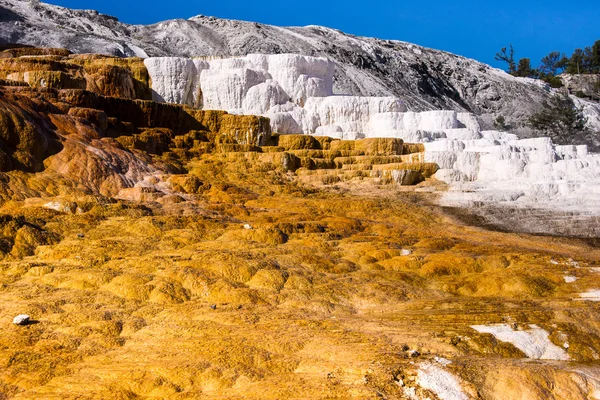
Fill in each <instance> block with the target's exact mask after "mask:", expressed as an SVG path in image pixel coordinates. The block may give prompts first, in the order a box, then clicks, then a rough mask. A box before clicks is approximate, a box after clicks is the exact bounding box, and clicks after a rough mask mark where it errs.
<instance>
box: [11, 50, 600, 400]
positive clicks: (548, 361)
mask: <svg viewBox="0 0 600 400" xmlns="http://www.w3.org/2000/svg"><path fill="white" fill-rule="evenodd" d="M34 53H36V54H34ZM32 55H34V59H35V60H37V64H33V63H32V58H31V56H32ZM7 59H8V60H9V61H10V62H9V63H7V64H5V66H7V67H6V68H5V69H4V70H3V71H5V72H3V74H5V75H3V76H5V78H4V79H2V81H0V146H1V149H2V150H3V151H4V154H3V156H2V163H3V164H2V168H3V172H0V321H4V322H3V323H0V361H1V362H2V368H0V398H16V399H18V398H21V399H31V398H35V399H39V398H98V399H105V398H124V399H125V398H135V397H147V398H169V399H189V398H204V397H208V398H249V399H262V398H265V397H268V398H293V397H296V398H311V399H327V398H352V397H358V398H367V399H370V398H373V399H376V398H382V397H385V398H409V399H427V398H429V399H432V398H438V399H447V398H454V399H460V400H463V399H471V398H472V399H477V398H481V399H486V400H487V399H494V400H495V399H498V400H501V399H506V398H528V399H535V400H537V399H546V398H548V397H554V398H557V399H558V398H560V399H565V400H587V399H589V398H593V397H594V396H596V393H597V391H598V388H600V369H599V368H598V367H597V366H596V365H597V361H598V358H599V354H600V329H599V328H598V326H597V325H598V324H597V323H596V321H597V320H598V317H599V315H598V308H597V306H595V305H594V303H593V302H594V301H596V300H597V299H598V285H597V282H598V279H597V277H598V271H599V270H600V269H599V263H598V260H599V259H600V253H599V251H598V249H597V247H596V248H595V247H593V246H592V245H587V244H585V243H584V242H583V241H582V240H570V239H568V238H543V237H537V236H530V235H525V234H518V235H515V234H505V233H498V232H493V231H489V230H485V229H481V228H480V227H471V226H467V225H465V224H462V223H457V222H456V221H455V220H454V219H453V218H449V215H448V214H445V213H443V212H442V211H441V210H440V208H439V207H432V206H431V204H430V202H431V199H432V198H436V197H437V196H439V195H441V194H443V193H445V192H447V189H448V186H447V185H446V184H443V183H441V182H440V181H439V180H436V179H431V178H432V176H437V177H438V179H446V180H448V181H449V182H451V183H450V192H449V193H452V192H451V191H452V189H453V185H454V184H455V183H454V182H452V180H453V179H459V180H460V182H462V183H461V184H464V185H468V184H478V182H480V183H481V182H483V183H486V185H487V184H488V183H489V182H492V181H493V182H501V181H502V179H504V178H507V177H510V176H511V174H514V175H515V176H517V180H516V181H515V180H512V181H506V185H512V186H514V182H518V179H520V178H519V177H522V178H523V182H524V184H531V182H532V179H533V178H535V179H540V180H543V179H546V175H545V174H546V171H545V170H549V171H550V172H551V175H552V179H553V180H554V181H558V179H559V178H564V179H565V180H567V179H568V180H572V179H576V177H577V176H580V175H581V176H585V173H586V172H585V171H587V170H588V169H586V168H589V170H590V171H592V169H591V168H592V161H593V156H592V155H589V154H586V149H585V148H584V147H560V146H554V145H552V144H551V143H550V142H549V141H548V140H547V139H536V140H517V138H516V137H515V136H511V135H509V134H506V133H500V132H489V131H482V130H481V129H480V128H479V126H478V125H477V121H475V120H474V119H473V118H472V116H470V115H468V114H464V113H457V112H455V111H435V112H428V113H415V112H408V111H405V109H404V107H403V106H402V103H400V102H399V101H398V100H397V99H396V98H376V99H375V98H362V97H359V96H352V97H345V98H342V100H344V101H346V102H347V103H348V106H347V108H339V109H338V108H336V106H335V104H336V103H335V101H333V100H336V101H339V100H338V99H337V98H336V96H333V97H332V96H327V97H309V98H307V99H306V101H305V102H304V104H302V102H301V100H299V99H301V96H302V93H303V92H302V90H300V91H299V92H298V91H297V92H295V93H300V97H297V98H296V99H291V98H287V99H286V101H289V103H287V104H288V105H287V106H290V104H291V105H293V107H295V108H296V110H298V109H302V110H305V109H310V110H313V111H311V112H313V113H316V114H317V115H318V117H319V120H318V121H317V122H318V124H320V125H318V127H319V128H321V129H331V127H332V126H338V127H340V129H342V132H346V133H348V134H349V135H353V133H352V132H360V131H362V130H365V131H366V128H365V126H367V127H368V126H373V127H374V128H373V129H374V131H373V132H376V131H379V132H382V131H385V132H388V133H387V134H388V135H389V136H391V137H387V138H364V139H359V140H340V139H336V138H331V137H327V136H318V135H307V134H300V135H279V134H272V133H271V127H270V125H269V121H268V120H267V119H266V118H264V117H257V116H242V115H234V114H228V113H226V112H225V111H211V110H201V109H198V108H192V107H190V106H189V105H176V104H165V103H158V102H154V101H151V100H148V99H144V98H145V97H146V96H147V95H151V94H152V92H151V89H152V87H154V83H152V82H153V81H154V80H150V79H148V77H147V75H146V80H144V79H143V76H144V71H146V68H145V66H144V64H143V62H141V60H140V59H137V58H136V59H131V60H120V59H113V58H105V57H102V58H98V57H92V56H85V57H80V56H72V55H69V54H66V53H65V52H62V51H60V50H34V49H20V50H19V49H12V50H11V55H10V57H8V58H7ZM89 60H92V61H91V62H92V63H93V64H94V67H93V68H92V69H90V67H89V64H88V63H87V62H88V61H89ZM101 60H102V61H101ZM204 61H205V60H204ZM103 62H105V63H106V65H107V66H108V68H103V66H102V63H103ZM169 63H170V61H169ZM192 63H193V61H192ZM185 64H188V65H189V63H187V62H183V63H182V64H181V65H182V66H183V67H184V68H174V69H172V70H171V72H172V74H170V75H169V79H165V80H164V81H162V83H161V81H159V80H157V85H160V84H164V83H165V82H167V83H168V82H169V80H170V79H173V78H171V77H172V76H173V77H177V76H181V74H182V73H184V72H185ZM198 65H200V64H198ZM38 66H39V71H38V70H37V68H38ZM112 66H117V67H119V69H118V70H116V71H118V73H116V74H115V70H114V69H113V68H112ZM194 67H195V68H196V69H198V68H199V67H196V64H194ZM203 71H204V70H203ZM25 73H28V76H34V77H35V79H31V80H26V75H25ZM38 73H39V74H40V75H36V74H38ZM9 74H10V75H11V79H8V75H9ZM269 74H271V73H269ZM215 75H216V76H218V75H219V74H218V73H215ZM304 75H308V74H304ZM246 76H250V77H251V74H250V73H247V74H246ZM38 77H39V79H38ZM271 78H272V76H271ZM271 78H268V79H271ZM313 78H314V77H313ZM42 79H44V80H45V81H46V82H51V85H40V82H41V80H42ZM227 79H229V78H227ZM253 79H254V77H251V79H250V78H249V79H248V81H253ZM278 79H282V78H281V77H280V78H278ZM315 79H319V78H315ZM259 80H260V79H259ZM310 80H311V77H310V76H309V77H307V78H302V77H297V78H296V80H295V81H294V83H295V82H296V81H300V82H309V81H310ZM231 81H233V82H236V81H235V79H231ZM103 82H104V83H106V82H113V83H110V84H108V86H107V85H106V84H105V85H103V84H102V83H103ZM115 82H120V83H118V84H117V83H115ZM136 82H138V83H136ZM144 82H146V83H144ZM221 82H223V81H221ZM275 82H277V81H276V80H275V79H273V80H272V81H271V82H270V85H271V86H273V85H275ZM290 82H291V81H290ZM92 83H93V84H92ZM263 83H266V81H265V82H261V83H258V84H257V85H255V86H260V85H261V84H263ZM313 83H315V85H314V86H315V87H318V84H319V81H318V80H313ZM192 84H194V79H192ZM195 84H197V82H196V83H195ZM302 84H304V83H302ZM75 85H78V86H76V87H73V86H75ZM84 85H85V87H84ZM88 85H89V86H88ZM236 85H237V84H236ZM307 85H310V84H308V83H307ZM151 86H152V87H151ZM255 86H252V87H255ZM157 87H158V86H157ZM169 87H172V86H169ZM199 87H200V89H202V87H203V86H202V84H200V85H199ZM252 87H250V88H249V89H248V93H251V92H252ZM278 87H280V88H281V90H282V91H283V92H285V93H286V97H290V96H288V93H287V91H288V90H290V91H291V90H292V89H294V88H297V87H298V86H295V84H294V85H292V84H291V83H290V86H286V87H287V88H286V89H285V90H284V89H283V85H279V84H278ZM188 88H198V86H191V85H190V86H189V87H188V86H186V85H181V86H177V87H175V89H176V90H172V91H171V92H169V93H170V95H173V96H180V95H181V93H184V92H185V91H186V90H187V89H188ZM290 88H291V89H290ZM234 89H236V90H237V89H239V88H238V87H237V86H234ZM213 90H214V89H213ZM164 93H167V92H164ZM190 93H191V95H190ZM225 93H226V94H227V96H225V97H223V99H226V101H234V100H236V99H237V97H235V96H230V94H231V93H239V92H237V91H234V92H229V91H225ZM165 95H167V94H165ZM203 95H204V91H203V90H202V91H198V92H196V91H195V89H192V90H191V92H190V91H188V92H187V95H186V96H183V95H181V96H180V97H179V99H186V98H187V99H188V100H189V99H191V100H192V101H196V100H197V99H201V98H202V96H203ZM194 96H197V97H196V98H195V99H196V100H194ZM261 98H264V97H261ZM269 98H270V97H269ZM328 99H332V100H328ZM163 100H164V98H163ZM174 100H175V99H174ZM330 101H331V102H330ZM311 102H315V104H316V105H315V106H311V105H310V103H311ZM241 104H242V107H243V105H244V103H243V101H242V103H241ZM267 106H268V107H270V108H272V107H274V106H273V105H272V104H266V105H265V107H267ZM275 106H277V105H275ZM279 106H282V105H281V104H279ZM261 107H262V106H261ZM270 108H269V109H270ZM305 112H306V110H305ZM402 135H412V137H414V138H418V139H419V140H422V141H424V142H425V143H406V142H405V141H403V140H402V139H400V138H398V137H395V136H402ZM339 136H341V135H339ZM406 137H408V136H406ZM436 146H437V147H436ZM428 161H433V162H428ZM497 163H498V165H502V168H496V164H497ZM585 163H588V166H587V167H586V168H582V167H584V166H585ZM440 166H441V167H442V169H439V167H440ZM572 168H579V170H578V171H577V172H573V171H572V170H571V169H572ZM594 168H595V167H594ZM591 175H592V174H591V173H590V177H591ZM407 185H416V187H407ZM486 187H487V186H486ZM591 188H592V186H591V184H588V190H591ZM492 189H493V190H495V189H494V188H493V187H492ZM577 190H579V191H580V192H581V191H583V185H581V186H580V187H578V189H577ZM423 204H425V206H424V205H423ZM505 214H506V213H505ZM505 214H503V215H502V217H503V218H506V215H505ZM520 216H522V215H520ZM590 242H591V243H592V244H593V241H590ZM20 314H27V315H29V316H30V324H28V325H14V324H12V323H11V322H12V320H13V318H14V317H15V316H16V315H20Z"/></svg>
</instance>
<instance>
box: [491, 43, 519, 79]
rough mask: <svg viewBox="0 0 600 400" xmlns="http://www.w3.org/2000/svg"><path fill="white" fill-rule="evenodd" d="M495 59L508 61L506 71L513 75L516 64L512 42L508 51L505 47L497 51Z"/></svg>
mask: <svg viewBox="0 0 600 400" xmlns="http://www.w3.org/2000/svg"><path fill="white" fill-rule="evenodd" d="M495 59H496V61H504V62H506V63H508V73H509V74H511V75H513V74H514V73H515V72H517V66H516V64H515V50H514V49H513V46H512V44H511V45H510V51H509V52H508V53H507V52H506V47H503V48H502V50H500V52H499V53H496V57H495Z"/></svg>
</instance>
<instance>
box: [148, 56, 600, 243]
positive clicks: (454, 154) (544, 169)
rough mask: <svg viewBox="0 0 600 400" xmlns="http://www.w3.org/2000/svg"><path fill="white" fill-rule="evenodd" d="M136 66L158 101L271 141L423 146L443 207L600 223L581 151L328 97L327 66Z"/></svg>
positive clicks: (219, 61)
mask: <svg viewBox="0 0 600 400" xmlns="http://www.w3.org/2000/svg"><path fill="white" fill-rule="evenodd" d="M145 63H146V66H147V67H148V70H149V72H150V75H151V77H152V88H153V90H154V92H155V93H156V98H157V99H158V100H161V101H167V102H174V103H183V104H188V105H191V106H196V107H201V108H204V109H224V110H226V111H228V112H231V113H234V114H254V115H263V116H266V117H269V118H270V121H271V128H272V130H273V131H274V132H277V133H281V134H287V133H296V134H297V133H303V134H310V135H319V136H331V137H334V138H338V139H360V138H376V137H393V138H401V139H403V140H404V141H405V142H424V143H425V149H426V153H425V156H424V161H426V162H433V163H437V164H438V165H439V167H440V170H439V171H438V172H437V173H436V175H435V178H437V179H438V180H441V181H443V182H446V183H447V184H448V185H449V190H448V191H446V192H445V193H443V194H442V196H441V200H440V201H441V203H442V204H443V205H446V206H473V205H476V204H495V205H501V204H510V205H511V206H515V205H516V206H519V207H521V206H522V207H524V208H526V207H530V206H532V205H535V207H537V208H543V209H549V210H555V211H560V212H563V211H565V212H572V211H577V212H581V211H583V212H585V213H592V214H593V215H598V216H600V155H598V154H590V153H588V149H587V146H585V145H581V146H578V145H567V146H565V145H555V144H553V143H552V141H551V140H550V139H549V138H533V139H521V140H519V138H518V137H517V136H516V135H514V134H511V133H507V132H500V131H482V130H481V128H480V125H479V123H478V121H477V118H476V117H475V116H474V115H473V114H469V113H465V112H456V111H452V110H437V111H424V112H413V111H409V110H408V109H407V106H406V105H405V103H404V102H403V101H402V100H401V99H398V98H396V97H363V96H350V95H334V94H333V75H334V67H335V65H334V63H333V62H331V61H330V60H328V59H326V58H323V57H308V56H301V55H297V54H276V55H261V54H251V55H248V56H244V57H233V58H213V59H210V58H206V59H194V60H190V59H185V58H172V57H166V58H149V59H146V60H145ZM590 110H592V109H590ZM592 111H593V110H592ZM590 112H591V111H590ZM595 229H599V230H600V227H597V228H595ZM597 234H599V235H600V231H599V232H597ZM590 235H591V236H593V235H594V233H593V232H591V233H590Z"/></svg>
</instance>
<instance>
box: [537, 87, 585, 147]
mask: <svg viewBox="0 0 600 400" xmlns="http://www.w3.org/2000/svg"><path fill="white" fill-rule="evenodd" d="M529 123H530V124H531V126H532V127H533V128H534V129H538V130H540V131H543V132H544V133H545V134H546V135H548V136H551V137H555V138H558V139H559V140H562V141H563V142H564V141H568V140H569V138H572V136H573V135H575V134H577V133H583V132H585V131H586V126H585V125H586V123H587V119H586V118H585V116H584V115H583V110H581V109H580V108H577V107H575V104H574V103H573V100H571V98H570V97H569V96H568V95H567V94H557V95H555V96H552V97H551V98H550V102H545V103H544V109H543V110H542V111H540V112H539V113H537V114H534V115H533V116H532V117H531V118H530V119H529Z"/></svg>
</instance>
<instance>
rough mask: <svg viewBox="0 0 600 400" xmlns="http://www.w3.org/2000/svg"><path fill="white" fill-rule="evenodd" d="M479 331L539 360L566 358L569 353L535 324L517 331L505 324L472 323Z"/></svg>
mask: <svg viewBox="0 0 600 400" xmlns="http://www.w3.org/2000/svg"><path fill="white" fill-rule="evenodd" d="M471 328H473V329H475V330H476V331H477V332H479V333H491V334H492V335H494V337H495V338H496V339H498V340H501V341H503V342H508V343H511V344H512V345H513V346H515V347H516V348H517V349H519V350H521V351H522V352H523V353H525V355H526V356H527V357H529V358H535V359H540V360H568V359H569V354H567V352H566V351H565V350H563V349H562V348H560V347H558V346H556V345H555V344H554V343H552V342H551V341H550V339H548V336H549V334H548V332H546V331H545V330H543V329H542V328H540V327H539V326H537V325H529V328H530V329H529V330H526V331H517V330H514V329H512V328H511V327H510V326H509V325H507V324H497V325H473V326H471Z"/></svg>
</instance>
